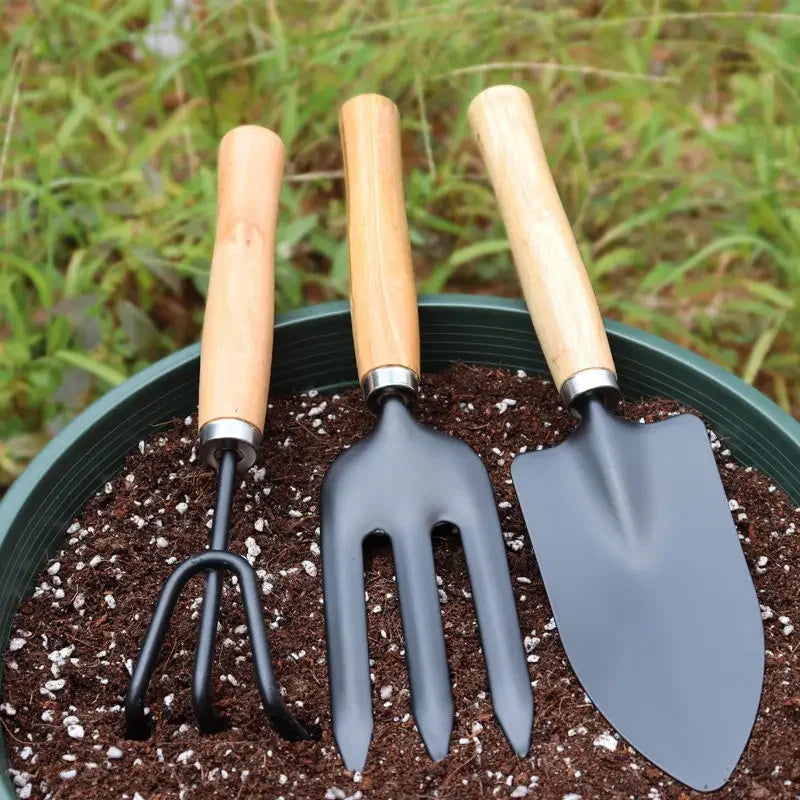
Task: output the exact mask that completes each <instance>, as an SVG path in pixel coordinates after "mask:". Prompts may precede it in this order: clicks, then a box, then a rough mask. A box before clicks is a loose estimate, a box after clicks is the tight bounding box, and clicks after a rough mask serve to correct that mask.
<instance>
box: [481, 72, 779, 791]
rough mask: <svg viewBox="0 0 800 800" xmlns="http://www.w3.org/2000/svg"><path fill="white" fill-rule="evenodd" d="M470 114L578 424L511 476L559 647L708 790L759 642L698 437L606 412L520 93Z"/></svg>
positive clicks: (758, 668)
mask: <svg viewBox="0 0 800 800" xmlns="http://www.w3.org/2000/svg"><path fill="white" fill-rule="evenodd" d="M469 118H470V124H471V126H472V129H473V132H474V134H475V136H476V138H477V140H478V144H479V147H480V150H481V153H482V155H483V158H484V161H485V163H486V167H487V170H488V172H489V175H490V178H491V182H492V185H493V187H494V190H495V194H496V195H497V198H498V201H499V204H500V210H501V213H502V216H503V220H504V222H505V225H506V229H507V231H508V237H509V240H510V244H511V249H512V253H513V256H514V261H515V264H516V267H517V271H518V273H519V276H520V280H521V282H522V288H523V292H524V294H525V299H526V301H527V303H528V307H529V309H530V311H531V316H532V318H533V323H534V327H535V329H536V333H537V336H538V338H539V341H540V343H541V346H542V350H543V351H544V354H545V357H546V359H547V363H548V365H549V367H550V372H551V373H552V375H553V378H554V380H555V383H556V385H557V387H558V389H559V390H560V391H561V395H562V397H563V399H564V402H565V404H566V405H567V406H568V407H569V408H570V410H571V411H572V412H573V413H574V414H576V415H577V416H579V417H580V424H579V425H578V428H577V429H576V430H575V431H574V432H573V433H572V434H571V435H570V436H569V437H567V439H566V440H565V441H564V442H563V443H562V444H560V445H558V446H557V447H553V448H550V449H547V450H543V451H541V452H532V453H526V454H524V455H521V456H518V457H517V458H516V459H515V460H514V463H513V465H512V470H511V473H512V477H513V480H514V486H515V488H516V490H517V494H518V496H519V500H520V504H521V507H522V511H523V513H524V515H525V522H526V524H527V526H528V530H529V532H530V537H531V541H532V543H533V548H534V552H535V554H536V557H537V560H538V563H539V568H540V570H541V573H542V578H543V580H544V584H545V588H546V589H547V593H548V596H549V598H550V603H551V605H552V608H553V614H554V617H555V621H556V623H557V626H558V630H559V632H560V634H561V639H562V641H563V643H564V648H565V650H566V653H567V656H568V657H569V660H570V663H571V664H572V667H573V668H574V670H575V673H576V675H577V676H578V679H579V680H580V681H581V683H582V684H583V686H584V688H585V689H586V692H587V694H588V695H589V697H590V699H591V700H592V701H593V702H594V704H595V705H596V706H597V708H598V709H599V710H600V711H601V712H602V713H603V714H604V715H605V717H606V718H607V719H608V720H609V722H610V723H611V724H612V725H613V726H614V727H615V728H616V729H617V731H618V732H619V733H620V734H621V735H622V736H623V737H624V738H625V739H627V740H628V741H629V742H630V744H631V745H633V747H635V748H636V749H637V750H638V751H639V752H640V753H641V754H642V755H644V756H646V757H647V758H649V759H650V760H651V761H652V762H653V763H655V764H656V765H658V766H659V767H661V768H662V769H663V770H664V771H665V772H667V773H669V774H670V775H672V776H674V777H675V778H677V779H678V780H680V781H682V782H683V783H685V784H687V785H688V786H691V787H692V788H695V789H698V790H701V791H710V790H712V789H716V788H718V787H720V786H721V785H722V784H724V783H725V781H726V780H727V779H728V777H729V776H730V774H731V772H732V771H733V769H734V767H735V766H736V763H737V761H738V759H739V757H740V756H741V754H742V751H743V750H744V747H745V745H746V744H747V740H748V738H749V736H750V731H751V728H752V726H753V722H754V720H755V716H756V712H757V710H758V704H759V698H760V694H761V686H762V681H763V675H764V635H763V628H762V623H761V616H760V611H759V605H758V600H757V597H756V593H755V589H754V587H753V582H752V579H751V577H750V573H749V571H748V568H747V564H746V562H745V559H744V555H743V553H742V549H741V546H740V544H739V539H738V537H737V533H736V528H735V526H734V524H733V520H732V518H731V513H730V509H729V506H728V501H727V498H726V496H725V491H724V489H723V486H722V483H721V481H720V476H719V473H718V471H717V467H716V464H715V461H714V457H713V454H712V451H711V448H710V445H709V442H708V437H707V433H706V429H705V426H704V424H703V422H702V421H701V420H700V419H699V418H698V417H696V416H693V415H692V414H681V415H679V416H675V417H672V418H670V419H667V420H664V421H662V422H657V423H655V424H651V425H643V424H636V423H632V422H628V421H626V420H623V419H621V418H619V417H617V416H615V414H614V413H613V409H614V407H615V405H616V403H617V401H618V400H619V398H620V394H619V389H618V386H617V378H616V372H615V368H614V363H613V360H612V358H611V352H610V350H609V346H608V340H607V338H606V334H605V331H604V328H603V323H602V320H601V318H600V312H599V310H598V307H597V301H596V299H595V296H594V293H593V291H592V288H591V285H590V283H589V278H588V276H587V274H586V271H585V269H584V266H583V263H582V261H581V257H580V254H579V251H578V248H577V246H576V243H575V240H574V238H573V236H572V232H571V230H570V226H569V222H568V220H567V217H566V214H565V213H564V209H563V208H562V206H561V202H560V200H559V197H558V193H557V191H556V188H555V185H554V183H553V179H552V176H551V174H550V170H549V168H548V166H547V161H546V158H545V155H544V151H543V148H542V143H541V139H540V137H539V133H538V131H537V128H536V121H535V118H534V114H533V109H532V107H531V103H530V99H529V98H528V95H527V93H526V92H524V91H523V90H522V89H519V88H516V87H513V86H496V87H493V88H490V89H487V90H486V91H484V92H482V93H481V94H480V95H478V97H476V98H475V100H474V101H473V102H472V104H471V106H470V109H469Z"/></svg>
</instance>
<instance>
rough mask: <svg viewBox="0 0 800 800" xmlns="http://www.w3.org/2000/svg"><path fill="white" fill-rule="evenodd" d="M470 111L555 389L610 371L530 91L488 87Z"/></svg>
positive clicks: (597, 312) (602, 333)
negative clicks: (588, 373)
mask: <svg viewBox="0 0 800 800" xmlns="http://www.w3.org/2000/svg"><path fill="white" fill-rule="evenodd" d="M468 114H469V122H470V127H471V128H472V132H473V134H474V135H475V138H476V139H477V142H478V146H479V147H480V150H481V154H482V156H483V160H484V163H485V164H486V168H487V171H488V172H489V178H490V179H491V182H492V186H493V187H494V191H495V194H496V195H497V199H498V202H499V204H500V213H501V214H502V216H503V221H504V222H505V226H506V230H507V232H508V238H509V241H510V244H511V252H512V254H513V256H514V263H515V264H516V267H517V273H518V274H519V278H520V282H521V283H522V291H523V294H524V295H525V300H526V302H527V304H528V308H529V309H530V312H531V318H532V319H533V325H534V328H535V329H536V335H537V337H538V338H539V342H540V344H541V346H542V350H543V351H544V355H545V358H546V359H547V364H548V366H549V367H550V372H551V373H552V375H553V379H554V380H555V383H556V386H557V388H558V389H559V390H560V389H561V386H562V385H563V383H564V381H566V380H567V379H568V378H570V377H572V376H573V375H574V374H575V373H576V372H580V371H581V370H585V369H591V368H598V367H599V368H604V369H607V370H610V371H611V372H614V373H615V372H616V371H615V369H614V361H613V360H612V358H611V351H610V350H609V347H608V338H607V337H606V333H605V330H604V328H603V321H602V319H601V317H600V310H599V308H598V307H597V298H596V297H595V295H594V292H593V291H592V286H591V284H590V283H589V276H588V275H587V274H586V268H585V267H584V265H583V261H582V259H581V255H580V252H579V251H578V246H577V244H576V243H575V237H574V236H573V235H572V230H571V228H570V225H569V220H568V219H567V215H566V214H565V213H564V208H563V206H562V205H561V200H560V199H559V197H558V192H557V191H556V187H555V184H554V183H553V176H552V175H551V173H550V168H549V167H548V166H547V158H546V156H545V154H544V149H543V148H542V140H541V137H540V136H539V131H538V129H537V127H536V119H535V117H534V114H533V106H532V105H531V101H530V97H528V93H527V92H525V91H524V90H523V89H520V88H518V87H516V86H493V87H491V88H489V89H486V90H485V91H483V92H481V93H480V94H479V95H478V96H477V97H476V98H475V99H474V100H473V101H472V103H471V104H470V106H469V112H468Z"/></svg>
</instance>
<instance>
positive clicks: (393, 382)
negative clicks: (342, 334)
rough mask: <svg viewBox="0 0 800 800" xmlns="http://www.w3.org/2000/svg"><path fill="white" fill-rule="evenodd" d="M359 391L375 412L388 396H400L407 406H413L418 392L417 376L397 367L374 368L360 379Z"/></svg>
mask: <svg viewBox="0 0 800 800" xmlns="http://www.w3.org/2000/svg"><path fill="white" fill-rule="evenodd" d="M361 389H362V391H363V392H364V399H365V400H366V401H367V405H368V406H369V407H370V408H371V409H372V410H373V411H377V410H378V409H379V408H380V405H381V401H382V400H383V398H384V397H387V396H389V395H396V396H400V397H402V398H403V401H404V402H405V403H406V404H407V405H413V404H414V403H415V402H416V400H417V392H418V391H419V376H418V375H417V373H416V372H414V370H413V369H409V368H408V367H402V366H399V365H396V366H395V365H390V366H385V367H375V369H371V370H370V371H369V372H367V373H366V375H364V377H363V378H362V379H361Z"/></svg>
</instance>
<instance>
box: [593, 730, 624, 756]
mask: <svg viewBox="0 0 800 800" xmlns="http://www.w3.org/2000/svg"><path fill="white" fill-rule="evenodd" d="M592 744H593V745H594V746H595V747H604V748H605V749H606V750H610V751H611V752H612V753H613V752H614V751H615V750H616V749H617V745H618V744H619V742H618V741H617V740H616V739H615V738H614V737H613V736H612V735H611V734H610V733H609V732H608V731H606V732H605V733H601V734H600V735H599V736H597V737H595V740H594V741H593V742H592Z"/></svg>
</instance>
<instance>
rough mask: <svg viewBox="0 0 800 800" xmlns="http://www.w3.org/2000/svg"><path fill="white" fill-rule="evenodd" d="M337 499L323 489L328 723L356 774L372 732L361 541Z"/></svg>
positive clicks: (366, 750) (364, 761) (323, 568)
mask: <svg viewBox="0 0 800 800" xmlns="http://www.w3.org/2000/svg"><path fill="white" fill-rule="evenodd" d="M328 477H329V478H330V474H329V476H328ZM328 486H329V491H330V485H328ZM326 495H327V496H326ZM337 499H338V496H337V495H336V493H335V492H331V494H328V492H326V490H325V487H324V486H323V507H325V508H326V514H325V517H323V524H322V531H321V536H322V541H323V545H322V582H323V594H324V597H325V630H326V635H327V643H328V676H329V681H330V686H331V719H332V722H333V736H334V739H335V740H336V746H337V747H338V748H339V753H340V754H341V756H342V761H344V764H345V766H346V767H347V768H348V769H352V770H361V769H363V768H364V764H365V763H366V761H367V753H368V752H369V745H370V741H371V740H372V731H373V721H372V694H371V686H372V684H371V681H370V675H369V642H368V640H367V610H366V606H365V601H364V551H363V539H362V538H358V537H356V536H354V535H353V534H352V531H353V530H354V528H353V527H347V526H348V525H349V524H350V522H352V520H349V521H347V522H346V521H345V519H344V518H343V516H342V515H341V514H339V513H337V509H338V507H339V506H337ZM326 501H327V504H326ZM328 512H330V513H328Z"/></svg>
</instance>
